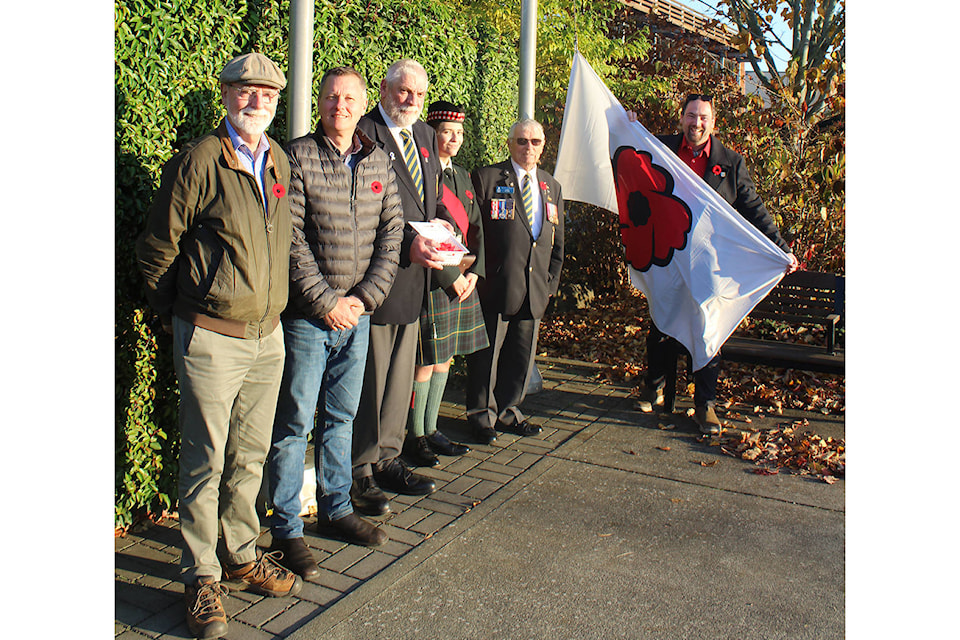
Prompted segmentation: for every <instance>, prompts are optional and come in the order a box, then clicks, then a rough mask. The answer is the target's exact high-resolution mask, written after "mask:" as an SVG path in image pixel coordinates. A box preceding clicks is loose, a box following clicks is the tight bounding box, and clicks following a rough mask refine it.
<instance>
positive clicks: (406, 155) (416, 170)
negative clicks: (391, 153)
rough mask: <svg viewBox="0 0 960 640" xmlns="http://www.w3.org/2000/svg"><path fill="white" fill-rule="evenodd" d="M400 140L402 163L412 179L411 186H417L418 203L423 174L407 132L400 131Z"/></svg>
mask: <svg viewBox="0 0 960 640" xmlns="http://www.w3.org/2000/svg"><path fill="white" fill-rule="evenodd" d="M400 139H401V140H403V161H404V162H405V163H406V165H407V171H409V172H410V177H411V178H413V184H415V185H417V192H418V193H419V194H420V201H421V202H423V174H422V173H421V172H420V163H419V162H417V150H416V148H415V147H414V145H413V138H412V137H411V136H410V132H409V131H407V130H406V129H401V130H400Z"/></svg>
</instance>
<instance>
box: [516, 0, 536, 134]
mask: <svg viewBox="0 0 960 640" xmlns="http://www.w3.org/2000/svg"><path fill="white" fill-rule="evenodd" d="M536 71H537V0H521V2H520V87H519V96H518V97H519V100H518V103H519V105H520V120H523V119H525V118H532V117H533V113H534V110H535V104H534V78H535V77H536Z"/></svg>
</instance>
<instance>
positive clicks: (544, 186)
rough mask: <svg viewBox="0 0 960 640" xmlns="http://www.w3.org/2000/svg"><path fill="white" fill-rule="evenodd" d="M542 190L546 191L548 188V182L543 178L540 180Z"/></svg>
mask: <svg viewBox="0 0 960 640" xmlns="http://www.w3.org/2000/svg"><path fill="white" fill-rule="evenodd" d="M540 190H541V191H546V190H547V183H546V182H543V181H542V180H541V181H540Z"/></svg>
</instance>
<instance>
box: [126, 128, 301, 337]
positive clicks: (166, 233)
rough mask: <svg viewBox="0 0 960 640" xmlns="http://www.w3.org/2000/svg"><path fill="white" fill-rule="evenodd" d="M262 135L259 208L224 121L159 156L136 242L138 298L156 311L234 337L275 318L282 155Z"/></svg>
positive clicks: (285, 258) (283, 205) (285, 207)
mask: <svg viewBox="0 0 960 640" xmlns="http://www.w3.org/2000/svg"><path fill="white" fill-rule="evenodd" d="M268 141H269V143H270V151H269V156H268V158H267V163H266V171H265V172H264V182H265V193H266V200H267V207H266V211H264V205H263V200H262V199H261V197H260V191H259V190H258V189H257V185H256V182H255V178H254V177H253V175H251V174H250V173H248V172H246V171H245V170H244V169H243V168H242V167H241V165H240V162H239V160H238V159H237V155H236V152H235V150H234V148H233V144H232V143H231V141H230V136H229V134H228V133H227V128H226V123H225V122H221V123H220V126H219V127H218V128H217V129H216V131H214V132H212V133H210V134H208V135H206V136H203V137H201V138H198V139H197V140H193V141H191V142H189V143H188V144H187V145H186V146H185V147H184V148H183V150H182V151H180V152H179V153H178V154H176V155H175V156H174V157H173V158H171V159H170V160H169V161H168V162H167V163H166V164H165V165H164V167H163V173H162V177H161V181H160V188H159V190H158V191H157V194H156V196H155V198H154V201H153V204H152V205H151V207H150V211H149V213H148V218H147V225H146V228H145V229H144V231H143V233H142V234H141V235H140V237H139V238H138V240H137V245H136V252H137V263H138V265H139V268H140V270H141V272H142V273H143V276H144V278H145V280H146V289H147V300H148V301H149V302H150V305H151V306H152V307H153V308H154V309H155V310H156V312H157V313H158V314H159V315H160V317H161V318H162V319H164V320H167V319H169V317H170V316H171V315H173V314H176V315H178V316H180V317H181V318H183V319H185V320H188V321H190V322H193V323H194V324H196V325H198V326H203V327H206V328H208V329H211V330H213V331H217V332H218V333H223V334H226V335H232V336H234V337H238V338H257V337H262V336H265V335H269V334H270V333H271V332H272V331H273V328H274V327H276V324H277V321H278V318H279V315H280V312H281V311H283V309H284V307H285V306H286V304H287V290H288V286H289V265H290V207H289V204H288V203H289V196H288V194H287V191H288V189H289V187H290V164H289V161H288V160H287V156H286V154H285V153H284V152H283V150H282V149H281V147H280V145H279V144H278V143H277V142H276V141H274V140H272V139H270V138H268Z"/></svg>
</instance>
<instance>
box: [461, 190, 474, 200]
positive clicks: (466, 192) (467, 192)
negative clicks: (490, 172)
mask: <svg viewBox="0 0 960 640" xmlns="http://www.w3.org/2000/svg"><path fill="white" fill-rule="evenodd" d="M463 195H465V196H467V198H469V199H470V200H473V191H470V189H464V190H463Z"/></svg>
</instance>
